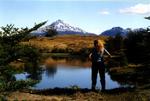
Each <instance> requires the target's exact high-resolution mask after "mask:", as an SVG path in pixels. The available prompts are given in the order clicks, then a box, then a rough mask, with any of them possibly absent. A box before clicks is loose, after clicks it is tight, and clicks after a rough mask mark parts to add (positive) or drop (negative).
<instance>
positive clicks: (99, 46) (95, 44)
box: [94, 40, 104, 52]
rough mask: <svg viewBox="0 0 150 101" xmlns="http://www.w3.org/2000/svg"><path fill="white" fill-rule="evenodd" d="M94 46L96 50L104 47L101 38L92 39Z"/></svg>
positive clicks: (101, 49)
mask: <svg viewBox="0 0 150 101" xmlns="http://www.w3.org/2000/svg"><path fill="white" fill-rule="evenodd" d="M94 46H95V47H97V49H98V51H100V52H102V51H103V49H104V42H103V41H101V40H94Z"/></svg>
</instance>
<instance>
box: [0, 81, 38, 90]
mask: <svg viewBox="0 0 150 101" xmlns="http://www.w3.org/2000/svg"><path fill="white" fill-rule="evenodd" d="M37 82H38V81H35V80H31V79H29V80H19V81H9V82H7V83H5V82H3V83H1V82H0V92H2V91H6V90H7V91H8V90H9V91H13V90H16V89H22V88H27V87H30V86H33V85H34V84H36V83H37Z"/></svg>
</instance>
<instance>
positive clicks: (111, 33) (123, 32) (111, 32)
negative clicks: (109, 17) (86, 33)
mask: <svg viewBox="0 0 150 101" xmlns="http://www.w3.org/2000/svg"><path fill="white" fill-rule="evenodd" d="M118 33H119V34H120V35H121V36H126V35H127V33H128V30H127V29H123V28H121V27H113V28H112V29H109V30H106V31H104V32H102V33H101V34H100V35H104V36H115V35H116V34H118Z"/></svg>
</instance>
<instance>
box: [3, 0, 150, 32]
mask: <svg viewBox="0 0 150 101" xmlns="http://www.w3.org/2000/svg"><path fill="white" fill-rule="evenodd" d="M145 16H150V0H0V26H5V25H6V24H15V26H16V27H26V26H27V27H32V26H34V24H35V23H39V22H42V21H46V20H48V22H47V24H46V25H49V24H51V23H52V22H54V21H56V20H58V19H61V20H63V21H64V22H66V23H69V24H70V25H73V26H76V27H80V28H82V29H83V30H85V31H89V32H93V33H97V34H100V33H101V32H103V31H104V30H106V29H110V28H112V27H117V26H120V27H123V28H139V27H147V26H149V25H150V21H148V20H146V19H144V17H145Z"/></svg>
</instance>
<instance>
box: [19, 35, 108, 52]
mask: <svg viewBox="0 0 150 101" xmlns="http://www.w3.org/2000/svg"><path fill="white" fill-rule="evenodd" d="M95 39H101V40H104V41H105V40H106V39H107V37H102V36H79V35H64V36H55V37H50V38H48V37H36V38H33V39H30V40H29V41H26V42H22V44H27V45H31V46H34V47H36V48H38V49H40V50H41V51H42V52H50V53H51V52H53V53H68V52H69V53H71V52H79V51H80V50H81V49H83V48H86V49H89V48H92V47H93V41H94V40H95Z"/></svg>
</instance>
